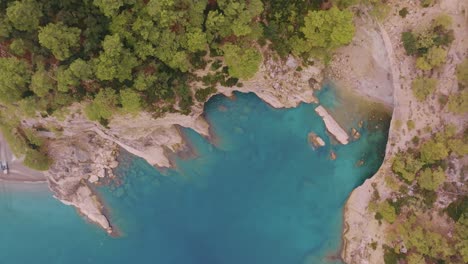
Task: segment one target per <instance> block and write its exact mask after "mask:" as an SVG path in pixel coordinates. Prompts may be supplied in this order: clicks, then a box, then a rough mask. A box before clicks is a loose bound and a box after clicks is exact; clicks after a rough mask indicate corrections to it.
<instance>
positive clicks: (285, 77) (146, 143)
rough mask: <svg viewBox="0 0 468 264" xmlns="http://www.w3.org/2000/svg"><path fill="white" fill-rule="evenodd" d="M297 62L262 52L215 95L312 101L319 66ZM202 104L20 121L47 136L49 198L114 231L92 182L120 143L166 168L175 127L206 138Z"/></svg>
mask: <svg viewBox="0 0 468 264" xmlns="http://www.w3.org/2000/svg"><path fill="white" fill-rule="evenodd" d="M299 65H300V62H299V61H297V60H296V59H295V58H293V57H289V58H288V59H287V60H286V61H281V60H278V58H273V57H272V56H271V55H269V54H268V53H267V52H264V63H263V64H262V65H261V68H260V70H259V71H258V73H257V74H256V75H255V76H254V77H253V78H252V79H250V80H247V81H243V82H242V83H243V86H242V87H223V86H219V87H217V89H218V92H217V93H216V94H223V95H225V96H232V94H233V92H235V91H236V92H242V93H255V94H256V95H257V96H258V97H259V98H261V99H262V100H263V101H265V102H266V103H267V104H269V105H271V106H272V107H275V108H289V107H295V106H297V105H298V104H300V103H302V102H306V103H311V102H317V99H316V98H315V97H314V95H313V91H314V89H320V87H321V82H322V76H323V69H324V66H323V65H321V64H320V63H318V62H316V63H315V65H318V66H308V67H304V68H303V69H302V70H301V71H297V68H298V66H299ZM195 87H196V84H194V89H195ZM216 94H213V95H211V96H214V95H216ZM208 99H209V98H208ZM208 99H207V100H208ZM204 103H205V102H198V103H196V104H195V105H194V106H192V111H191V113H190V114H189V115H182V114H177V113H167V114H165V115H164V116H162V117H159V118H154V117H153V116H152V115H151V114H150V113H146V112H142V113H139V114H138V115H136V116H132V115H127V116H115V117H113V118H112V120H111V122H110V123H109V125H108V127H103V126H102V125H100V124H98V123H95V122H91V121H89V120H88V119H87V118H86V117H85V116H84V114H83V105H80V104H75V105H72V106H71V107H70V108H69V109H68V111H69V113H70V114H69V115H67V116H66V117H65V118H64V119H62V120H60V119H58V118H56V117H46V118H35V119H28V120H24V121H23V125H25V126H27V127H34V128H48V129H41V131H42V132H40V133H41V135H42V136H43V137H45V138H48V149H49V155H50V156H51V158H52V159H53V160H54V163H53V164H52V165H51V167H50V169H49V170H48V171H47V172H46V173H45V175H46V179H47V182H48V185H49V188H50V189H51V191H52V192H53V193H54V197H56V198H57V199H59V200H60V201H62V202H63V203H64V204H67V205H71V206H74V207H75V208H77V210H78V211H79V212H80V213H81V214H82V215H84V216H85V217H86V218H88V219H89V220H90V221H91V222H93V223H96V224H97V225H99V226H100V227H102V228H103V229H105V230H106V231H107V232H108V233H113V229H112V224H111V223H110V221H109V220H108V218H107V217H106V216H105V213H104V212H105V208H104V205H103V201H101V199H100V198H99V196H98V195H97V194H96V193H95V191H94V188H93V186H94V185H99V184H100V182H102V181H103V179H107V178H110V179H111V178H113V177H114V174H113V169H114V168H116V167H117V166H118V162H117V155H118V153H119V149H120V148H123V149H125V150H126V151H128V152H129V153H131V154H133V155H135V156H138V157H141V158H143V159H145V160H146V161H147V162H148V163H150V164H151V165H153V166H155V167H159V168H164V167H171V166H172V164H171V161H170V159H169V156H170V154H171V153H176V152H178V151H180V150H182V149H184V147H185V142H184V138H183V136H182V135H181V134H180V132H179V129H178V127H186V128H191V129H193V130H195V131H196V132H197V133H199V134H200V135H203V136H205V137H210V127H209V124H208V123H207V122H206V120H205V119H204V117H203V106H204ZM51 131H53V132H51Z"/></svg>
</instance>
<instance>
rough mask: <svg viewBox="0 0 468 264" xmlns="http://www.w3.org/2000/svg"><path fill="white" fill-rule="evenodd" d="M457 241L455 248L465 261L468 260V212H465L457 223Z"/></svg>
mask: <svg viewBox="0 0 468 264" xmlns="http://www.w3.org/2000/svg"><path fill="white" fill-rule="evenodd" d="M455 233H456V238H457V243H456V245H455V248H456V249H457V250H458V252H459V253H460V255H461V257H462V258H463V261H464V262H465V263H467V262H468V239H466V238H467V237H468V213H467V212H465V213H464V214H463V215H462V216H461V217H460V219H458V221H457V223H456V225H455Z"/></svg>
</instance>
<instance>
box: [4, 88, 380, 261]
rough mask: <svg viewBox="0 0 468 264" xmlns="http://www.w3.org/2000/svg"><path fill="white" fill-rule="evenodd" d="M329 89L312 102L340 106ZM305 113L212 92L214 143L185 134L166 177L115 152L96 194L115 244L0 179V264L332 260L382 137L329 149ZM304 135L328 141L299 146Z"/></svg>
mask: <svg viewBox="0 0 468 264" xmlns="http://www.w3.org/2000/svg"><path fill="white" fill-rule="evenodd" d="M330 93H331V92H330ZM330 93H328V92H325V93H323V94H322V95H320V96H321V98H322V97H324V98H325V97H326V98H327V99H326V100H328V102H329V103H333V107H339V105H340V102H339V101H337V102H333V94H332V95H330ZM330 96H331V97H330ZM313 109H314V105H312V104H302V105H300V106H299V107H297V108H294V109H287V110H285V109H273V108H271V107H269V106H267V105H266V104H265V103H263V102H261V101H260V100H259V99H258V98H257V97H256V96H254V95H252V94H246V95H245V94H236V99H235V100H231V99H228V98H225V97H221V96H217V97H215V98H213V99H211V100H210V102H209V103H208V104H207V106H206V109H205V110H206V111H205V113H206V117H207V119H208V120H209V122H210V123H211V125H212V127H213V132H214V134H215V135H216V140H215V141H216V145H213V144H210V143H209V142H208V141H207V140H205V139H204V138H202V137H200V136H199V135H198V134H196V133H195V132H193V131H191V130H188V129H184V130H183V133H184V134H185V135H186V137H187V138H188V140H189V142H190V145H191V148H192V150H193V152H194V154H195V155H196V156H195V157H192V158H189V159H181V158H177V157H176V158H175V161H176V164H177V168H176V169H174V170H166V171H164V172H158V171H157V170H156V169H154V168H153V167H151V166H150V165H148V164H147V163H146V162H144V161H143V160H141V159H139V158H134V157H131V156H129V155H126V154H123V155H122V156H121V158H120V159H121V164H120V166H119V168H118V170H117V174H118V175H119V178H120V179H121V181H122V183H121V184H120V185H111V186H106V187H100V188H99V191H100V193H101V194H102V197H103V199H104V200H105V202H106V204H107V205H108V207H109V208H110V215H111V221H112V223H113V224H114V225H115V226H117V227H118V228H119V229H120V232H121V237H118V238H112V237H109V236H107V235H106V234H105V232H103V231H102V230H100V229H99V228H97V227H96V226H94V225H93V224H89V223H87V222H86V221H85V220H84V219H82V218H81V217H79V216H78V215H77V214H76V212H75V210H74V209H73V208H71V207H67V206H64V205H62V204H61V203H60V202H58V201H56V200H54V199H53V198H51V197H50V193H48V192H47V191H46V188H45V187H44V186H37V187H34V188H32V189H31V188H28V189H25V188H24V187H22V186H17V185H12V184H5V183H3V184H1V185H0V186H1V187H2V189H0V263H14V264H16V263H18V264H21V263H67V264H68V263H71V264H74V263H161V264H231V263H232V264H239V263H242V264H263V263H265V264H267V263H268V264H295V263H313V264H315V263H341V262H340V261H339V260H336V259H334V260H330V259H333V258H330V257H329V256H333V255H336V254H337V253H338V251H339V248H340V244H341V231H342V209H343V206H344V203H345V201H346V199H347V197H348V195H349V193H350V192H351V191H352V189H353V188H355V187H356V186H358V185H359V184H361V183H362V182H363V181H364V180H365V179H366V178H368V177H370V176H371V175H372V174H373V173H374V172H375V171H376V170H377V169H378V167H379V166H380V163H381V161H382V153H383V151H384V146H385V143H386V131H380V130H373V131H372V132H369V131H367V130H366V129H365V128H363V129H361V132H362V137H361V139H360V140H358V141H356V142H352V143H351V144H349V145H346V146H341V145H332V144H331V142H330V139H329V137H328V136H327V134H326V132H325V127H324V124H323V122H322V120H321V119H320V117H319V116H317V115H316V114H315V112H314V110H313ZM310 131H314V132H315V133H316V134H318V135H320V136H321V137H322V138H323V139H324V140H325V141H326V143H327V145H326V146H325V147H323V148H321V149H318V150H314V149H313V148H312V147H311V146H309V144H308V142H307V134H308V133H309V132H310ZM330 150H333V151H335V152H336V154H337V157H338V158H337V159H336V160H330V158H329V153H330ZM362 158H364V160H365V164H364V165H363V166H361V167H358V166H356V162H357V161H358V160H359V159H362ZM327 256H328V257H327Z"/></svg>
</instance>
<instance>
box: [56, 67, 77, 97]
mask: <svg viewBox="0 0 468 264" xmlns="http://www.w3.org/2000/svg"><path fill="white" fill-rule="evenodd" d="M56 79H57V90H58V91H59V92H64V93H66V92H68V91H69V90H70V88H71V87H75V86H77V85H78V84H79V81H78V79H77V78H76V77H75V76H74V75H73V73H72V72H71V71H70V69H67V68H65V66H61V67H59V68H58V69H57V72H56Z"/></svg>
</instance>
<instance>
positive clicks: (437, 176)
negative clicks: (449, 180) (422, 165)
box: [418, 167, 446, 191]
mask: <svg viewBox="0 0 468 264" xmlns="http://www.w3.org/2000/svg"><path fill="white" fill-rule="evenodd" d="M445 179H446V176H445V172H444V171H443V170H442V168H440V167H439V168H437V169H435V170H432V169H431V168H426V169H424V170H423V171H422V172H421V173H420V175H419V177H418V185H419V186H420V187H421V188H423V189H426V190H429V191H434V190H436V189H437V188H439V186H440V185H441V184H442V183H443V182H444V181H445Z"/></svg>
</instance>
